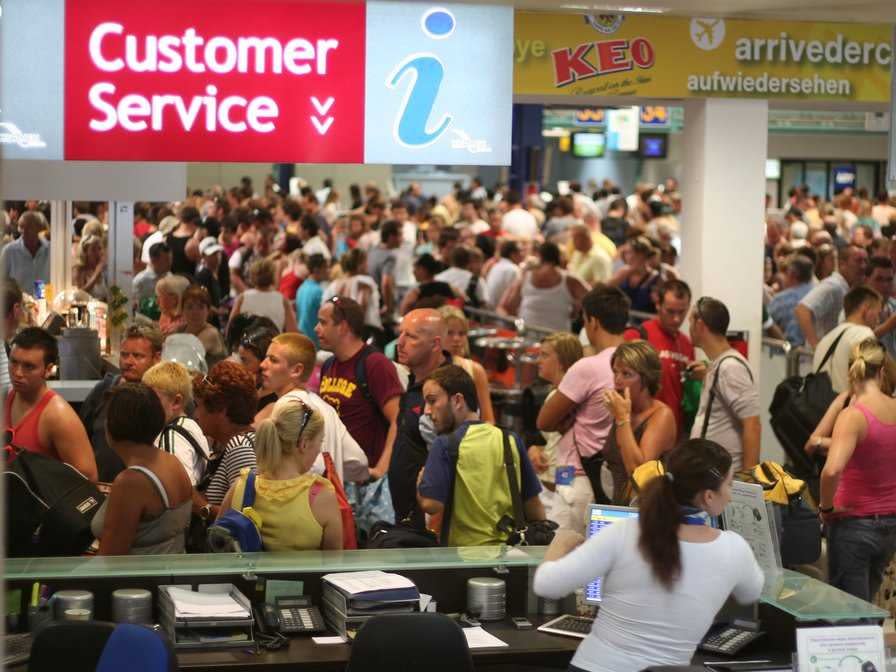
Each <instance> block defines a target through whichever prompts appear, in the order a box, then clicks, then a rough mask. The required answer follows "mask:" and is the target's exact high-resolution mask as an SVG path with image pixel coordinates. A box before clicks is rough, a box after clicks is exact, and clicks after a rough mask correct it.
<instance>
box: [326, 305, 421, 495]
mask: <svg viewBox="0 0 896 672" xmlns="http://www.w3.org/2000/svg"><path fill="white" fill-rule="evenodd" d="M317 319H318V323H317V327H315V329H314V331H315V333H316V334H317V337H318V338H319V339H320V346H321V348H322V349H324V350H329V351H330V352H332V353H333V357H331V358H330V359H328V360H327V361H326V362H324V365H323V367H322V368H321V376H320V396H321V397H322V398H323V399H324V400H325V401H326V402H327V403H328V404H330V405H331V406H332V407H333V408H335V409H336V412H337V413H339V417H340V419H341V420H342V422H343V423H344V424H345V427H346V429H348V431H349V434H351V435H352V436H353V437H354V439H355V441H357V442H358V444H359V445H360V446H361V449H362V450H363V451H364V452H365V453H366V455H367V461H368V464H370V477H371V479H378V478H381V477H382V476H383V474H385V473H386V472H387V471H388V469H389V460H390V459H391V457H392V443H393V442H394V441H395V422H396V420H397V418H398V400H399V398H400V397H401V394H402V392H403V391H404V390H403V389H402V387H401V382H400V381H399V379H398V372H397V371H396V370H395V365H394V364H393V363H392V362H390V361H389V360H388V359H387V358H386V356H385V355H384V354H383V353H381V352H378V351H376V350H373V349H372V348H371V347H370V346H368V345H366V344H365V343H364V341H363V340H362V339H361V333H362V330H363V329H364V309H363V308H361V306H360V305H359V304H358V303H357V302H356V301H353V300H352V299H349V298H346V297H344V296H334V297H333V298H332V299H330V300H329V301H327V302H326V303H324V304H323V306H321V308H320V311H319V312H318V315H317ZM362 360H363V367H364V369H363V372H364V379H363V380H361V381H359V380H358V373H359V371H358V366H359V364H360V363H361V361H362Z"/></svg>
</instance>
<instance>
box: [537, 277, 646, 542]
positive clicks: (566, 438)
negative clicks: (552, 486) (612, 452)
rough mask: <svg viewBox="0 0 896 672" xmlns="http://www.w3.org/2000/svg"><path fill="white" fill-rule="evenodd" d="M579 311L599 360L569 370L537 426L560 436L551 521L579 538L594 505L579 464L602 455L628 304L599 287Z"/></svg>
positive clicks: (591, 359) (620, 295)
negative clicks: (605, 398) (615, 355)
mask: <svg viewBox="0 0 896 672" xmlns="http://www.w3.org/2000/svg"><path fill="white" fill-rule="evenodd" d="M582 309H583V311H584V313H585V333H586V334H587V335H588V340H589V341H590V342H591V345H592V346H594V350H595V352H596V353H597V354H595V355H592V356H591V357H584V358H582V359H580V360H579V361H578V362H576V363H575V364H573V365H572V366H571V367H570V368H569V370H568V371H567V372H566V375H564V376H563V380H561V381H560V385H559V387H558V388H557V392H556V393H555V394H554V395H552V396H551V398H550V399H549V400H548V401H547V402H545V404H544V406H543V407H542V409H541V412H540V413H539V414H538V421H537V425H538V429H539V430H541V431H550V432H563V438H562V439H561V440H560V442H559V443H558V444H557V451H556V460H557V465H558V466H557V472H556V474H555V481H556V483H557V495H558V496H557V497H556V498H555V499H554V501H555V502H556V503H555V505H554V507H553V509H552V511H551V517H552V518H553V519H554V520H555V521H556V522H557V523H558V524H559V525H560V528H561V529H571V530H574V531H576V532H579V533H580V534H584V531H585V512H586V509H587V508H588V504H590V503H591V502H592V501H594V499H595V493H594V492H593V490H592V487H591V483H590V482H589V480H588V477H587V476H586V475H585V472H584V471H583V470H582V462H581V458H582V457H589V456H591V455H594V454H595V453H599V452H601V451H602V450H603V448H604V442H605V441H606V438H607V435H608V434H609V432H610V427H611V423H612V421H613V418H612V415H610V413H609V411H608V410H607V408H606V406H605V405H604V402H603V395H604V392H605V391H607V390H610V389H614V384H613V368H612V367H611V366H610V358H611V357H612V356H613V352H614V351H615V350H616V346H618V345H620V344H622V343H623V342H624V340H625V339H624V338H623V332H624V331H625V327H626V324H627V323H628V310H629V300H628V297H627V296H626V295H625V294H624V293H623V292H622V290H620V289H619V288H617V287H610V286H608V285H602V284H599V285H596V286H595V287H594V289H592V290H591V291H590V292H588V293H587V294H586V295H585V297H584V299H582ZM598 494H599V495H602V493H598ZM602 499H603V500H605V499H606V497H605V496H603V497H602Z"/></svg>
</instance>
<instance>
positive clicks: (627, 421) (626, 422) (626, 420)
mask: <svg viewBox="0 0 896 672" xmlns="http://www.w3.org/2000/svg"><path fill="white" fill-rule="evenodd" d="M630 420H631V418H623V419H622V420H617V421H616V426H617V427H622V425H627V424H628V423H629V421H630Z"/></svg>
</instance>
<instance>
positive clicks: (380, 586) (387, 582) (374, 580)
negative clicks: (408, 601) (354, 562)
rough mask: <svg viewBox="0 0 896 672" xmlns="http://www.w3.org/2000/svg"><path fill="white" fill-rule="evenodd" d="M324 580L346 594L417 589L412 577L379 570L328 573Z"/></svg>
mask: <svg viewBox="0 0 896 672" xmlns="http://www.w3.org/2000/svg"><path fill="white" fill-rule="evenodd" d="M324 581H328V582H329V583H331V584H332V585H334V586H336V587H337V588H339V590H341V591H342V592H344V593H345V594H346V595H360V594H362V593H373V592H380V591H403V590H405V589H409V588H410V589H412V590H416V589H417V587H416V586H415V585H414V582H413V581H411V580H410V579H406V578H405V577H403V576H399V575H398V574H390V573H388V572H381V571H379V570H373V571H369V572H342V573H339V574H326V575H325V576H324Z"/></svg>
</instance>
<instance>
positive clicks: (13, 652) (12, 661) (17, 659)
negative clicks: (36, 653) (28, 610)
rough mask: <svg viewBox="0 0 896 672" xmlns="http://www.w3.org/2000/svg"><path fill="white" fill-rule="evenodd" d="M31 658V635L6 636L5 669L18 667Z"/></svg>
mask: <svg viewBox="0 0 896 672" xmlns="http://www.w3.org/2000/svg"><path fill="white" fill-rule="evenodd" d="M30 657H31V635H30V634H29V633H25V634H23V635H4V637H3V667H4V668H5V667H9V666H10V665H18V664H19V663H24V662H26V661H27V660H28V659H29V658H30Z"/></svg>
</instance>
